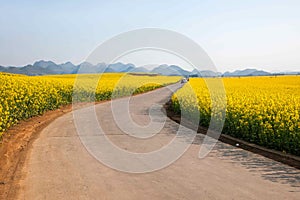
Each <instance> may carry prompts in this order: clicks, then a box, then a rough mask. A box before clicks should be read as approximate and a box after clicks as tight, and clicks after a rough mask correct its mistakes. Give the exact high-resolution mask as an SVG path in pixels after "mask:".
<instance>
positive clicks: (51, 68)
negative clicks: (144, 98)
mask: <svg viewBox="0 0 300 200" xmlns="http://www.w3.org/2000/svg"><path fill="white" fill-rule="evenodd" d="M0 72H6V73H14V74H24V75H29V76H36V75H51V74H77V73H106V72H110V73H114V72H115V73H117V72H126V73H153V74H160V75H165V76H191V77H221V76H223V77H235V76H268V75H272V73H269V72H266V71H262V70H256V69H245V70H236V71H234V72H225V73H223V74H222V73H220V72H214V71H210V70H203V71H198V70H196V69H194V70H193V71H187V70H184V69H182V68H181V67H179V66H176V65H166V64H163V65H158V66H156V67H154V68H153V69H152V70H148V69H146V68H145V67H136V66H135V65H134V64H130V63H129V64H124V63H121V62H117V63H113V64H106V63H99V64H96V65H93V64H91V63H88V62H83V63H81V64H79V65H74V64H73V63H71V62H66V63H63V64H56V63H54V62H52V61H43V60H41V61H37V62H35V63H34V64H33V65H26V66H23V67H12V66H10V67H3V66H0ZM281 74H282V75H284V74H300V72H293V73H280V75H281ZM276 75H278V73H276Z"/></svg>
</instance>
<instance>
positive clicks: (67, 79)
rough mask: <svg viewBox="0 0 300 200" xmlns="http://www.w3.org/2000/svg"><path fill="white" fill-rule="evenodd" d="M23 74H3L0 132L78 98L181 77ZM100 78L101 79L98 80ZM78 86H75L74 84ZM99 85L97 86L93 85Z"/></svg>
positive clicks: (102, 95) (96, 97) (122, 91)
mask: <svg viewBox="0 0 300 200" xmlns="http://www.w3.org/2000/svg"><path fill="white" fill-rule="evenodd" d="M76 77H77V76H76V75H55V76H23V75H13V74H5V73H0V86H1V87H0V135H2V134H3V132H4V131H5V130H7V129H8V128H9V127H10V126H12V125H13V124H16V123H17V122H18V121H20V120H22V119H27V118H30V117H32V116H36V115H40V114H43V113H44V112H45V111H47V110H54V109H57V108H59V107H60V106H61V105H66V104H70V103H71V102H72V94H73V91H76V92H77V93H78V94H79V95H77V96H76V99H75V100H76V101H80V102H86V101H93V100H95V101H102V100H107V99H110V98H111V97H112V93H113V91H114V90H115V93H114V94H116V96H118V97H120V96H127V95H131V94H137V93H142V92H146V91H150V90H153V89H156V88H159V87H162V86H164V85H167V84H170V83H174V82H177V81H179V79H180V77H166V76H133V75H125V74H122V73H113V74H103V75H101V78H100V79H99V75H78V77H77V79H75V78H76ZM98 79H99V82H98ZM75 80H77V81H76V87H75V90H73V89H74V83H75ZM93 85H95V88H93Z"/></svg>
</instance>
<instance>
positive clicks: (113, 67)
mask: <svg viewBox="0 0 300 200" xmlns="http://www.w3.org/2000/svg"><path fill="white" fill-rule="evenodd" d="M134 68H135V66H134V64H123V63H120V62H118V63H113V64H109V65H108V67H107V70H105V71H109V72H129V71H131V70H132V69H134Z"/></svg>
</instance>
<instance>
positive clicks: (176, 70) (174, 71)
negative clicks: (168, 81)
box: [150, 65, 191, 76]
mask: <svg viewBox="0 0 300 200" xmlns="http://www.w3.org/2000/svg"><path fill="white" fill-rule="evenodd" d="M150 72H151V73H157V74H161V75H165V76H189V75H190V74H191V72H189V71H186V70H184V69H182V68H180V67H178V66H176V65H159V66H158V67H156V68H154V69H153V70H151V71H150Z"/></svg>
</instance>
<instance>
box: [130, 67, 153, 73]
mask: <svg viewBox="0 0 300 200" xmlns="http://www.w3.org/2000/svg"><path fill="white" fill-rule="evenodd" d="M130 72H142V73H147V72H149V70H148V69H146V68H145V67H136V68H133V69H131V70H130Z"/></svg>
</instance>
